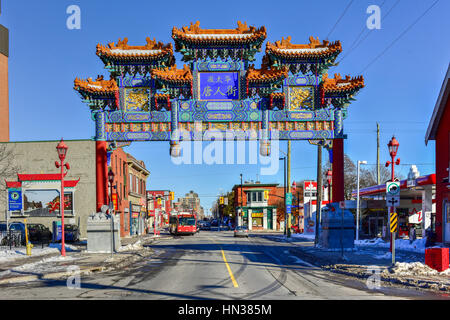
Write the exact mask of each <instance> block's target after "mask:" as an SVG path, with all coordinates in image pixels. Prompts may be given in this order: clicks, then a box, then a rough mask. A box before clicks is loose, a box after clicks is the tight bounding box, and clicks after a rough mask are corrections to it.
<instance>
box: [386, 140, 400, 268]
mask: <svg viewBox="0 0 450 320" xmlns="http://www.w3.org/2000/svg"><path fill="white" fill-rule="evenodd" d="M399 146H400V143H398V141H397V139H395V137H394V136H392V139H391V141H389V143H388V148H389V155H390V156H391V161H387V162H386V167H389V165H391V181H392V182H394V180H395V165H399V164H400V158H397V161H394V159H395V157H396V156H397V151H398V147H399ZM394 211H395V208H394V207H391V209H390V212H389V221H388V224H389V223H390V221H391V214H392V213H394ZM389 230H390V228H389ZM390 251H391V252H392V264H395V232H391V249H390Z"/></svg>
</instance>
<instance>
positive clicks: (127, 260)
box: [0, 238, 158, 285]
mask: <svg viewBox="0 0 450 320" xmlns="http://www.w3.org/2000/svg"><path fill="white" fill-rule="evenodd" d="M156 239H158V238H151V239H149V241H145V243H143V248H142V249H140V250H137V251H135V252H134V253H135V254H133V255H132V256H131V257H129V256H124V257H123V259H119V260H118V261H115V262H109V263H108V262H105V261H103V263H102V265H97V266H94V267H80V272H79V273H74V272H51V273H44V274H41V275H27V276H18V277H11V278H6V279H0V285H1V284H11V283H21V282H28V281H36V280H54V279H59V278H63V277H70V276H73V275H75V274H79V275H88V274H91V273H93V272H103V271H111V270H115V269H118V268H123V267H126V266H128V265H130V264H131V263H133V262H136V261H138V260H139V259H142V258H145V257H147V256H149V255H150V254H151V253H152V252H153V251H152V250H151V249H150V250H149V248H148V247H145V245H149V244H151V243H152V242H153V241H154V240H156ZM136 242H137V241H136ZM136 242H134V243H136ZM134 243H133V244H134ZM145 251H148V252H149V253H150V254H145ZM108 259H109V258H108ZM113 263H114V264H113Z"/></svg>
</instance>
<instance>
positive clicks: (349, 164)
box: [322, 154, 357, 200]
mask: <svg viewBox="0 0 450 320" xmlns="http://www.w3.org/2000/svg"><path fill="white" fill-rule="evenodd" d="M328 170H331V165H330V161H327V164H326V166H325V167H324V169H323V170H322V176H323V181H324V182H325V184H326V181H327V171H328ZM356 170H357V169H356V165H355V163H354V162H353V161H352V159H351V158H350V157H349V156H348V155H347V154H344V197H345V199H346V200H350V199H351V197H352V190H355V189H356V187H357V186H356V174H357V172H356Z"/></svg>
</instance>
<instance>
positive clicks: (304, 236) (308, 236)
mask: <svg viewBox="0 0 450 320" xmlns="http://www.w3.org/2000/svg"><path fill="white" fill-rule="evenodd" d="M291 237H292V238H299V239H306V240H312V241H314V240H315V238H316V236H315V235H314V234H304V233H292V234H291Z"/></svg>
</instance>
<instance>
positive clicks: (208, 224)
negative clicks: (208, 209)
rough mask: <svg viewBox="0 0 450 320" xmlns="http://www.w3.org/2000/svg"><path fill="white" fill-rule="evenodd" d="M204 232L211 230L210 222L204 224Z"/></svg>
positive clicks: (202, 227)
mask: <svg viewBox="0 0 450 320" xmlns="http://www.w3.org/2000/svg"><path fill="white" fill-rule="evenodd" d="M201 229H202V230H211V224H210V223H209V222H207V221H206V222H204V223H203V224H202V226H201Z"/></svg>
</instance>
